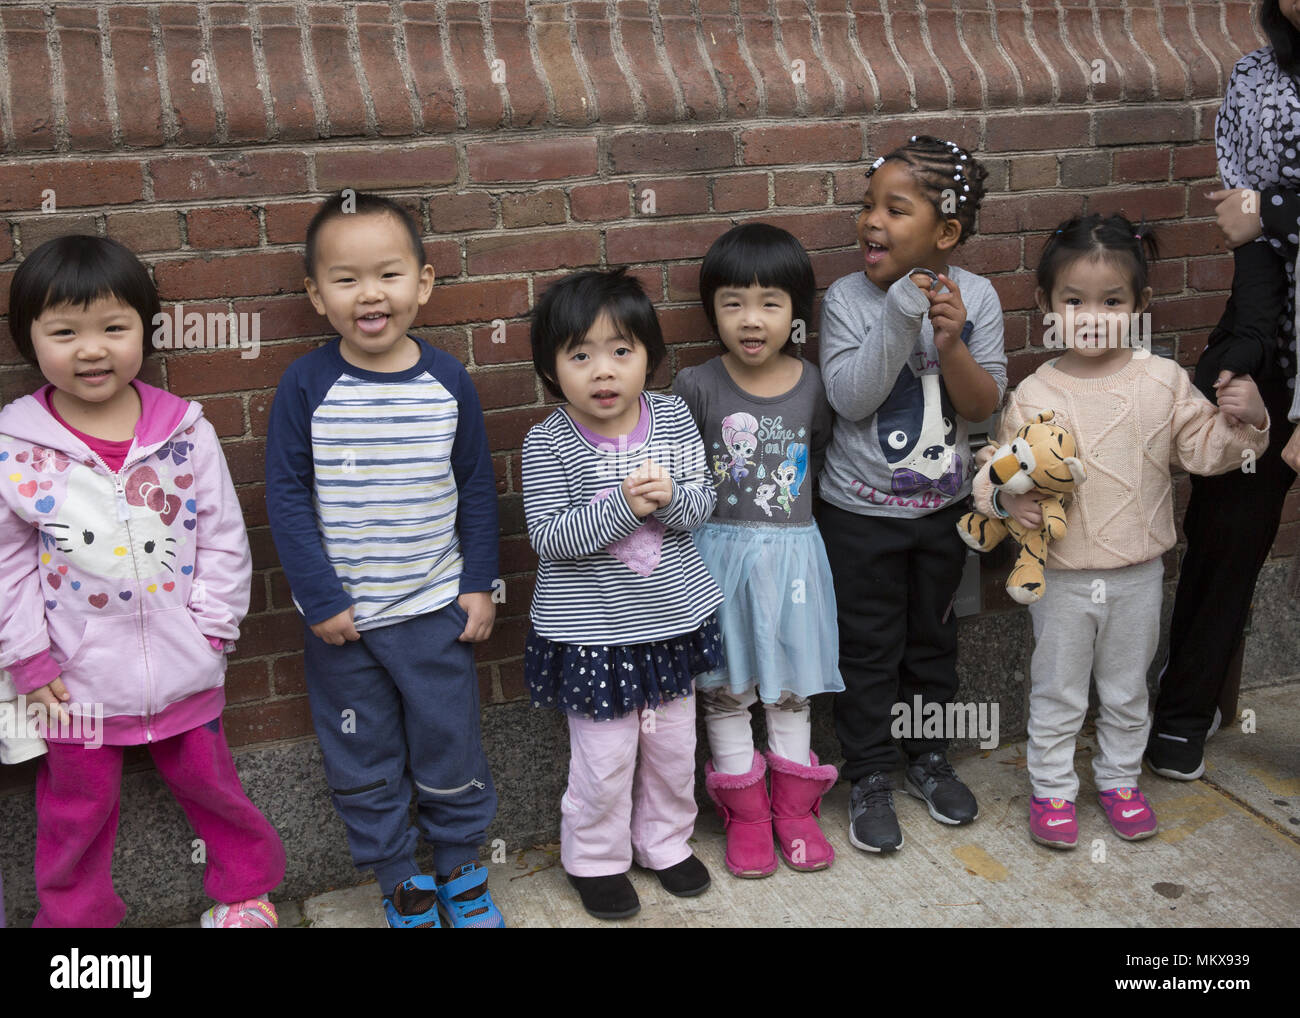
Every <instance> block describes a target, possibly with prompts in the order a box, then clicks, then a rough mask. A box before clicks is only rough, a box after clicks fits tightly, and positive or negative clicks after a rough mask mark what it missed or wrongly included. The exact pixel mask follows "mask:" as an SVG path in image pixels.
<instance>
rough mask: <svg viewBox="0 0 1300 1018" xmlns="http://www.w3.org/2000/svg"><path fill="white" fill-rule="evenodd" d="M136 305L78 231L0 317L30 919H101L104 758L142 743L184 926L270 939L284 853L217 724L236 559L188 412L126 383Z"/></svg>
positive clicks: (111, 916)
mask: <svg viewBox="0 0 1300 1018" xmlns="http://www.w3.org/2000/svg"><path fill="white" fill-rule="evenodd" d="M157 314H159V303H158V294H157V291H156V290H155V289H154V286H153V283H152V282H151V281H150V279H149V275H148V273H147V272H146V271H145V268H144V266H143V265H141V264H140V262H139V260H138V259H136V257H135V256H134V255H133V254H131V252H130V251H128V250H127V249H126V248H124V247H123V246H122V245H120V244H118V243H116V242H114V241H111V240H106V239H103V238H99V237H86V236H70V237H61V238H58V239H57V240H52V241H49V242H48V243H45V244H42V245H41V246H40V247H38V248H37V249H36V250H35V251H34V252H32V254H31V255H29V256H28V257H27V259H26V260H25V261H24V262H23V263H22V265H21V266H20V267H19V268H18V271H17V273H15V275H14V279H13V283H12V285H11V287H10V293H9V325H10V331H11V333H12V334H13V339H14V344H15V345H16V346H17V348H18V351H19V353H21V354H22V356H23V357H24V358H25V359H26V360H28V361H29V362H31V363H32V364H34V365H36V366H37V367H38V368H39V369H40V371H41V374H43V375H44V376H45V378H46V380H47V382H48V383H49V384H48V385H45V386H43V387H42V388H41V389H39V390H38V391H37V392H35V393H33V394H32V395H30V396H24V397H22V398H21V399H18V400H15V401H14V402H13V403H11V404H9V405H8V406H6V407H5V408H4V409H3V411H0V667H4V668H7V669H8V670H9V672H10V673H11V675H12V676H13V681H14V686H15V688H16V690H17V692H18V693H19V694H22V695H24V696H25V697H26V704H27V706H28V707H33V706H36V705H40V707H39V708H38V711H40V712H42V716H43V717H44V718H45V719H46V730H45V731H44V733H43V734H44V735H45V740H46V743H47V745H48V750H49V752H48V754H47V755H46V757H45V758H44V760H42V762H41V765H40V770H39V772H38V774H37V779H36V817H37V830H36V889H37V895H38V897H39V899H40V910H39V911H38V912H37V915H36V921H35V925H36V926H57V927H69V926H115V925H117V924H118V923H119V922H121V921H122V919H123V917H124V916H125V914H126V906H125V904H124V903H123V901H122V899H121V898H119V897H118V896H117V894H116V893H115V892H114V890H113V880H112V860H113V842H114V840H115V839H116V835H117V822H118V810H119V803H120V795H121V790H120V786H121V776H122V755H123V750H124V747H126V746H132V745H140V744H146V745H148V747H149V752H150V754H151V755H152V757H153V761H154V764H155V766H156V767H157V768H158V772H159V774H160V775H161V776H162V778H163V780H164V781H165V782H167V785H168V786H169V787H170V788H171V790H172V792H173V794H175V796H176V798H177V800H178V801H179V803H180V805H181V808H182V809H184V810H185V814H186V816H187V817H188V818H189V821H190V824H191V825H192V826H193V828H194V831H195V833H196V834H197V835H198V837H199V838H200V839H202V841H203V843H204V846H205V850H206V854H207V868H206V871H205V876H204V888H205V890H206V891H207V893H208V894H209V896H211V897H212V898H215V899H216V900H217V902H218V904H217V905H216V906H214V907H213V908H210V909H208V910H207V912H205V913H204V915H203V917H202V919H201V922H202V925H203V926H205V927H209V928H211V927H216V928H224V927H240V926H244V927H263V928H266V927H274V926H276V925H278V923H277V919H276V914H275V909H274V907H273V906H272V905H271V903H270V902H269V901H268V900H267V898H266V895H267V892H269V891H270V890H271V889H272V888H274V887H275V886H276V885H277V884H279V883H280V881H281V880H282V879H283V878H284V861H285V860H284V848H283V846H282V845H281V843H280V839H279V837H278V836H277V835H276V833H275V830H274V828H272V827H271V825H270V824H269V823H268V822H267V820H266V818H265V817H263V816H262V814H261V813H260V812H259V811H258V809H257V808H256V807H255V806H254V805H253V804H252V802H250V801H249V799H248V797H247V795H245V794H244V790H243V788H242V787H241V785H240V783H239V777H238V775H237V774H236V773H235V766H234V761H233V759H232V757H231V754H230V749H229V747H228V746H227V744H226V737H225V733H224V731H223V729H222V726H221V711H222V708H223V706H224V705H225V691H224V688H223V685H224V681H225V670H226V654H227V653H228V652H229V651H230V650H232V649H233V648H234V643H233V641H234V640H235V639H236V638H237V637H238V636H239V623H240V621H241V620H242V619H243V617H244V614H245V613H246V612H247V610H248V597H249V585H250V581H251V576H252V559H251V555H250V553H249V547H248V538H247V534H246V533H245V530H244V521H243V517H242V516H241V514H240V509H239V502H238V500H237V499H236V497H235V489H234V486H233V484H232V482H231V479H230V472H229V471H228V470H227V468H226V461H225V458H224V457H223V455H222V452H221V445H220V443H219V442H218V440H217V435H216V432H215V431H214V430H213V428H212V425H211V424H209V423H208V422H207V421H206V420H204V418H203V413H202V408H201V407H200V406H199V404H197V403H191V402H189V401H187V400H183V399H179V398H177V397H176V396H172V395H171V394H170V393H167V392H164V391H162V390H161V389H156V388H154V387H153V386H150V385H146V384H145V383H143V382H140V381H138V380H137V379H136V377H135V376H136V374H137V373H138V372H139V370H140V365H141V363H142V361H143V359H144V357H145V356H146V355H147V354H148V353H149V352H150V343H149V339H148V337H149V334H150V332H151V331H152V329H153V326H154V324H155V321H154V316H155V315H157Z"/></svg>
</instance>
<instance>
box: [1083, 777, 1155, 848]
mask: <svg viewBox="0 0 1300 1018" xmlns="http://www.w3.org/2000/svg"><path fill="white" fill-rule="evenodd" d="M1097 799H1098V801H1099V802H1100V803H1101V808H1102V809H1104V810H1105V811H1106V819H1107V820H1109V821H1110V825H1111V827H1113V828H1115V833H1116V834H1118V835H1119V836H1120V837H1121V838H1123V839H1124V840H1125V841H1141V840H1142V839H1143V838H1149V837H1151V835H1153V834H1155V833H1156V831H1158V830H1159V829H1160V825H1159V824H1157V823H1156V814H1155V811H1154V810H1152V808H1151V807H1150V805H1148V803H1147V800H1146V796H1144V795H1143V794H1142V793H1141V792H1139V791H1138V790H1137V789H1136V788H1112V789H1110V790H1109V791H1106V792H1098V793H1097Z"/></svg>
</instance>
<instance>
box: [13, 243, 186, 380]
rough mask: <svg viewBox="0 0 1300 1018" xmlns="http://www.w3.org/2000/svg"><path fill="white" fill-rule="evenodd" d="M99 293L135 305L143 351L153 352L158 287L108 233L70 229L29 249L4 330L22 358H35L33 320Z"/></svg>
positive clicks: (33, 360)
mask: <svg viewBox="0 0 1300 1018" xmlns="http://www.w3.org/2000/svg"><path fill="white" fill-rule="evenodd" d="M102 297H116V298H117V299H118V300H120V301H121V302H122V303H124V304H129V305H130V306H131V307H132V308H134V309H135V312H136V314H138V315H139V316H140V324H141V325H142V326H143V332H142V337H143V338H142V342H143V344H144V351H143V356H145V357H148V356H149V354H151V353H153V343H152V342H150V337H151V336H152V335H153V328H154V316H155V315H158V314H160V313H161V312H162V307H161V305H160V304H159V301H158V290H157V288H155V287H154V285H153V280H152V279H150V278H149V270H148V269H146V268H145V267H144V265H142V264H141V263H140V259H139V258H137V257H136V256H135V255H134V254H132V253H131V251H130V250H129V249H128V248H126V247H124V246H123V245H121V244H119V243H118V242H117V241H115V240H109V239H108V238H107V237H91V236H87V235H85V234H70V235H68V236H66V237H55V238H54V239H53V240H47V241H46V242H45V243H44V244H42V245H41V246H40V247H38V248H37V249H36V250H35V251H33V252H32V253H31V254H29V255H28V256H27V257H26V258H25V259H23V263H22V264H21V265H19V266H18V271H17V272H15V273H14V278H13V281H12V282H11V283H10V284H9V332H10V334H11V335H12V336H13V339H14V346H16V347H17V348H18V352H19V353H20V354H22V357H23V360H25V361H27V363H28V364H36V363H37V360H36V350H35V347H34V346H33V344H32V322H34V321H36V319H38V318H39V317H40V316H41V315H42V314H44V313H45V312H46V311H47V310H48V309H49V308H53V307H58V306H59V305H61V304H75V305H78V306H80V307H83V308H84V307H88V306H89V305H90V304H92V303H93V302H94V301H96V300H99V299H100V298H102Z"/></svg>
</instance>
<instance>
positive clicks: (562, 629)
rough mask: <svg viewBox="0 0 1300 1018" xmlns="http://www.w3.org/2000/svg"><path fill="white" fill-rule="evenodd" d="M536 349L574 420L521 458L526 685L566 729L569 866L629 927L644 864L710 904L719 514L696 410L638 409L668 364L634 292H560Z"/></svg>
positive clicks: (566, 287) (564, 839)
mask: <svg viewBox="0 0 1300 1018" xmlns="http://www.w3.org/2000/svg"><path fill="white" fill-rule="evenodd" d="M532 346H533V363H534V365H535V367H536V369H537V373H538V374H539V375H540V376H541V379H542V382H543V384H544V385H545V386H546V388H547V389H548V390H549V391H550V392H551V393H552V394H553V395H555V396H557V397H559V398H561V399H563V400H565V404H564V405H563V406H562V407H560V408H559V409H557V410H556V411H555V412H554V413H553V414H551V415H550V417H548V418H547V419H546V420H544V421H543V422H542V423H541V424H538V425H537V426H536V427H534V428H533V429H532V430H531V431H529V433H528V437H527V438H526V439H525V440H524V451H523V481H524V512H525V515H526V517H527V523H528V536H529V540H530V541H531V542H532V545H533V548H534V550H535V551H536V552H537V556H538V568H537V585H536V588H535V590H534V593H533V606H532V612H531V619H532V626H531V628H530V630H529V634H528V642H527V648H526V651H525V659H524V669H525V674H526V677H527V680H528V684H529V688H530V690H531V692H532V696H533V702H534V705H535V706H538V707H555V708H558V709H561V710H563V711H565V713H566V714H567V715H568V721H569V745H570V749H571V753H572V759H571V762H570V766H569V785H568V789H567V790H566V792H565V794H564V797H563V799H562V800H561V810H562V813H563V815H562V818H561V827H560V830H561V836H560V844H561V851H560V859H561V862H562V863H563V865H564V869H565V872H566V873H567V874H568V875H569V880H570V882H571V883H572V884H573V885H574V886H575V887H576V888H577V889H578V892H579V894H580V895H581V897H582V902H583V905H584V907H586V909H587V911H588V912H590V913H591V914H592V915H595V916H597V917H599V918H608V919H614V918H623V917H625V916H630V915H633V914H635V913H636V911H637V910H638V909H639V908H640V905H639V902H638V900H637V895H636V891H635V890H634V889H633V887H632V885H631V882H630V881H629V880H628V879H627V875H626V874H627V871H628V869H629V867H630V866H631V863H632V861H633V859H635V860H636V862H637V863H638V864H639V865H641V866H643V867H645V868H646V869H650V870H653V871H654V872H655V873H656V874H657V875H658V876H659V879H660V881H661V883H662V884H663V886H664V888H665V889H666V890H668V891H670V892H671V893H673V894H677V895H681V896H690V895H694V894H699V893H701V892H703V891H704V890H705V889H706V888H707V887H708V886H709V875H708V871H707V870H706V869H705V868H704V865H703V864H702V863H701V862H700V861H699V860H698V859H696V858H695V856H694V855H693V854H692V853H691V849H690V846H689V845H688V844H687V839H688V838H689V837H690V835H691V833H692V831H693V830H694V825H695V814H696V806H695V795H694V786H695V697H694V695H693V693H694V690H693V688H692V676H694V675H696V674H699V673H702V672H705V671H709V670H711V669H714V668H717V667H718V666H719V665H720V664H721V649H720V648H721V637H720V635H719V632H718V627H717V622H716V619H715V618H714V611H715V610H716V609H717V607H718V605H719V604H720V603H721V601H722V594H721V592H720V591H719V590H718V588H717V586H716V585H715V584H714V582H713V580H712V578H711V577H710V575H709V572H708V570H707V569H706V568H705V566H704V563H703V562H702V561H701V560H700V557H699V555H698V554H697V553H696V551H695V545H694V544H693V542H692V540H691V531H692V530H693V529H694V528H696V527H698V526H699V525H700V524H701V523H703V522H704V521H705V520H707V519H708V518H709V516H710V515H711V514H712V512H713V508H714V503H715V496H714V490H713V485H712V484H711V483H710V481H709V477H708V470H707V466H706V463H705V456H704V446H703V443H702V442H701V440H700V435H699V432H698V431H697V430H696V427H695V423H694V421H693V420H692V419H691V415H690V412H689V411H688V410H687V408H686V405H685V404H684V403H683V402H682V401H681V400H680V399H678V398H677V397H676V396H669V395H660V394H657V393H646V392H644V391H643V390H644V388H645V383H646V379H647V376H648V375H649V374H650V373H652V372H653V371H654V370H655V368H656V367H658V365H659V363H660V362H661V361H662V360H663V357H664V354H665V350H664V342H663V335H662V333H661V332H660V329H659V322H658V319H657V318H656V317H655V312H654V307H653V305H652V304H651V303H650V300H649V298H648V297H647V296H646V295H645V292H644V291H643V290H642V288H641V285H640V283H638V282H637V281H636V279H635V278H633V277H631V276H628V275H627V274H626V273H625V271H624V270H622V269H619V270H616V271H612V272H596V271H590V272H579V273H574V274H572V275H570V276H566V277H565V278H564V279H562V280H561V281H560V282H558V283H556V284H555V285H554V286H552V287H551V288H550V289H548V290H547V291H546V293H545V294H544V295H543V297H542V299H541V301H540V302H539V303H538V305H537V307H536V309H535V310H534V312H533V326H532ZM638 755H639V757H640V762H639V764H638Z"/></svg>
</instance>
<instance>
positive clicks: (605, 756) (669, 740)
mask: <svg viewBox="0 0 1300 1018" xmlns="http://www.w3.org/2000/svg"><path fill="white" fill-rule="evenodd" d="M569 749H570V753H571V756H570V760H569V787H568V789H567V790H566V791H565V793H564V796H563V798H562V799H561V800H560V862H561V864H562V865H563V866H564V870H565V872H566V873H571V874H573V875H574V876H575V877H603V876H610V875H612V874H616V873H626V872H627V871H628V869H629V868H630V867H631V865H632V859H633V854H634V853H635V858H636V862H637V864H638V865H640V866H644V867H646V868H648V869H654V870H662V869H667V868H668V867H669V866H676V865H677V864H678V863H679V862H681V861H682V860H683V859H685V858H686V857H687V856H689V855H690V854H691V849H690V846H689V845H688V844H687V843H686V839H687V838H689V837H690V836H691V832H692V831H693V830H694V829H695V814H696V807H695V697H694V696H688V697H685V698H684V699H681V700H674V701H672V702H670V703H668V704H666V705H664V706H663V707H660V708H659V709H658V710H657V711H654V712H653V714H652V715H646V716H645V717H644V719H643V718H642V717H641V716H640V715H636V714H629V715H627V716H626V717H622V718H616V719H614V720H612V721H591V720H589V719H587V718H576V717H574V716H573V715H570V716H569ZM638 755H639V757H640V760H639V762H638Z"/></svg>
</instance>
